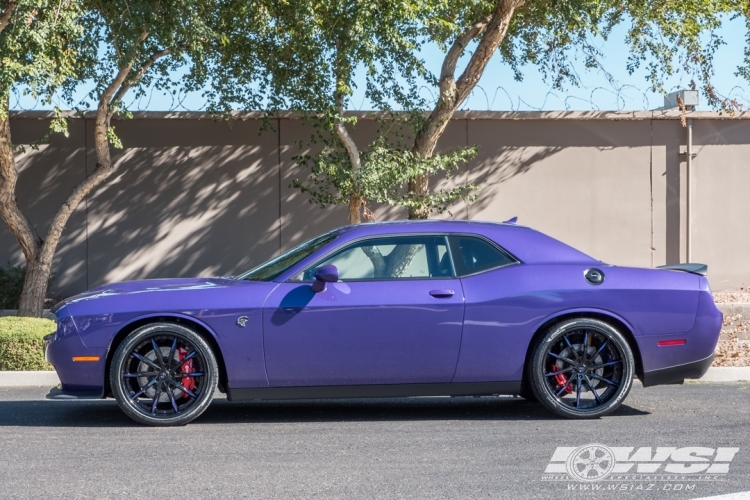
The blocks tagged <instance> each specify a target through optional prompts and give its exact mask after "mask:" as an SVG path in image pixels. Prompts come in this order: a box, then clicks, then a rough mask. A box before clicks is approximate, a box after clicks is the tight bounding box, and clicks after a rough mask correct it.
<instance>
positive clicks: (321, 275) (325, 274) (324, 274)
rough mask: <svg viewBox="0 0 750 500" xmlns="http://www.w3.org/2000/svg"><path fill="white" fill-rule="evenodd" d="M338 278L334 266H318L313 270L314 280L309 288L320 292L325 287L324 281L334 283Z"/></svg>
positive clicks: (337, 271)
mask: <svg viewBox="0 0 750 500" xmlns="http://www.w3.org/2000/svg"><path fill="white" fill-rule="evenodd" d="M338 280H339V270H338V269H336V266H320V267H319V268H318V269H316V270H315V282H314V283H313V284H312V285H311V286H310V289H311V290H312V291H313V292H315V293H318V292H322V291H324V290H325V289H326V283H336V282H337V281H338Z"/></svg>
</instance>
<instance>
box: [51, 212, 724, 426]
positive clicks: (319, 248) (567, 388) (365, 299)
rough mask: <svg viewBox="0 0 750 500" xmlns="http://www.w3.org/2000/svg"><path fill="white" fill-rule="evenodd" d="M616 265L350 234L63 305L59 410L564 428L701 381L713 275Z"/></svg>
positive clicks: (152, 417)
mask: <svg viewBox="0 0 750 500" xmlns="http://www.w3.org/2000/svg"><path fill="white" fill-rule="evenodd" d="M665 267H666V268H662V269H641V268H631V267H619V266H613V265H608V264H604V263H602V262H600V261H598V260H596V259H594V258H592V257H589V256H588V255H586V254H584V253H582V252H580V251H578V250H576V249H574V248H572V247H570V246H568V245H566V244H564V243H562V242H560V241H558V240H556V239H554V238H551V237H549V236H547V235H544V234H542V233H541V232H539V231H536V230H534V229H531V228H528V227H524V226H520V225H516V224H515V223H490V222H477V221H403V222H387V223H368V224H359V225H353V226H346V227H343V228H340V229H336V230H334V231H331V232H328V233H326V234H324V235H321V236H318V237H316V238H313V239H312V240H310V241H307V242H305V243H303V244H301V245H299V246H297V247H295V248H293V249H291V250H289V251H288V252H286V253H284V254H282V255H280V256H278V257H276V258H274V259H272V260H270V261H268V262H266V263H265V264H262V265H260V266H258V267H256V268H255V269H253V270H251V271H249V272H246V273H244V274H242V275H239V276H234V277H222V278H182V279H166V280H142V281H131V282H123V283H114V284H109V285H105V286H102V287H98V288H95V289H93V290H90V291H88V292H86V293H83V294H80V295H77V296H75V297H71V298H69V299H66V300H65V301H63V302H62V303H60V304H58V305H57V306H56V309H55V310H54V312H55V315H56V317H57V330H56V331H55V332H54V333H52V334H50V335H48V336H47V337H45V356H46V358H47V360H48V361H49V362H50V363H52V365H54V367H55V369H56V370H57V373H58V375H59V377H60V380H61V382H62V386H61V388H56V389H53V390H52V391H51V392H50V394H49V395H48V397H49V398H51V399H79V398H106V397H110V396H111V397H114V398H115V399H116V400H117V402H118V404H119V405H120V407H121V408H122V410H123V411H124V412H125V413H126V414H127V415H128V416H129V417H131V418H132V419H133V420H135V421H137V422H139V423H142V424H148V425H161V426H166V425H182V424H185V423H187V422H190V421H191V420H193V419H195V418H197V417H198V416H199V415H200V414H201V413H202V412H203V411H204V410H205V409H206V408H207V407H208V405H209V404H210V402H211V400H212V398H213V396H214V392H215V390H216V389H217V388H218V389H219V390H220V391H221V392H224V393H226V395H227V399H229V400H230V401H242V400H256V399H258V400H262V399H308V398H313V399H314V398H371V397H409V396H491V395H521V396H523V397H525V398H529V399H535V400H537V401H538V402H539V403H541V404H543V405H544V406H545V407H546V408H548V409H549V410H551V411H552V412H554V413H556V414H557V415H559V416H562V417H567V418H596V417H601V416H604V415H607V414H609V413H611V412H612V411H614V410H616V409H617V408H618V406H619V405H620V404H621V403H622V401H623V400H624V399H625V397H626V396H627V394H628V392H629V390H630V388H631V385H632V382H633V379H634V378H636V377H637V378H638V379H640V380H641V382H642V383H643V385H644V386H646V387H648V386H653V385H659V384H671V383H680V382H682V381H683V380H684V379H686V378H699V377H701V376H702V375H703V374H704V373H705V372H706V370H707V369H708V367H709V366H710V365H711V362H712V360H713V352H714V349H715V347H716V343H717V341H718V336H719V331H720V328H721V322H722V314H721V312H720V311H719V310H718V309H717V308H716V306H715V304H714V301H713V297H712V295H711V291H710V288H709V285H708V281H707V279H706V277H705V270H706V269H705V266H702V265H700V264H683V265H673V266H665Z"/></svg>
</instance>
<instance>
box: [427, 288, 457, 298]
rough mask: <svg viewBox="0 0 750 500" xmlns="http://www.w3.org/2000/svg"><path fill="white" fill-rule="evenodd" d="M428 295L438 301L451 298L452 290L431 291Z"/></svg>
mask: <svg viewBox="0 0 750 500" xmlns="http://www.w3.org/2000/svg"><path fill="white" fill-rule="evenodd" d="M430 295H432V296H433V297H436V298H438V299H447V298H449V297H453V290H444V289H438V290H431V291H430Z"/></svg>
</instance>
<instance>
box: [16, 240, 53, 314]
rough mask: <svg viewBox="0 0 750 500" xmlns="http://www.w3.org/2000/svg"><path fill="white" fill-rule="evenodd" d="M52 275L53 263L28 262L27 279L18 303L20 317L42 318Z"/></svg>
mask: <svg viewBox="0 0 750 500" xmlns="http://www.w3.org/2000/svg"><path fill="white" fill-rule="evenodd" d="M40 253H41V252H40ZM51 273H52V265H51V263H49V264H46V263H43V262H40V261H38V260H33V261H26V279H25V280H24V282H23V292H21V300H20V301H19V303H18V315H19V316H30V317H32V318H41V317H42V313H44V299H45V297H46V295H47V287H48V286H49V278H50V274H51Z"/></svg>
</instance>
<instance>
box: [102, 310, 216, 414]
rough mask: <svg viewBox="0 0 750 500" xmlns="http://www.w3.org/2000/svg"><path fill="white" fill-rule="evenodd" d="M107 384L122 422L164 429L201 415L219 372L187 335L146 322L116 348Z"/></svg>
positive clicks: (200, 343) (202, 345)
mask: <svg viewBox="0 0 750 500" xmlns="http://www.w3.org/2000/svg"><path fill="white" fill-rule="evenodd" d="M157 351H158V353H159V354H157ZM188 374H192V376H190V377H188V376H186V375H188ZM136 375H141V376H136ZM109 380H110V385H111V388H112V394H113V395H114V397H115V399H116V400H117V404H118V405H120V408H121V409H122V411H123V412H125V414H126V415H127V416H128V417H130V418H131V419H133V420H134V421H136V422H138V423H139V424H145V425H153V426H161V427H166V426H175V425H185V424H187V423H188V422H191V421H192V420H195V419H196V418H198V417H199V416H200V415H201V414H202V413H203V412H204V411H206V408H208V405H209V404H210V403H211V400H212V399H213V395H214V391H215V390H216V386H217V384H218V381H219V369H218V364H217V362H216V357H215V356H214V353H213V352H212V350H211V348H210V347H209V345H208V344H207V343H206V341H205V340H203V338H202V337H201V336H200V335H198V334H197V333H195V332H194V331H193V330H191V329H190V328H187V327H185V326H182V325H178V324H175V323H152V324H149V325H146V326H143V327H141V328H138V329H137V330H135V331H134V332H133V333H131V334H130V335H128V336H127V337H126V338H125V340H124V341H123V342H122V343H121V344H120V346H119V347H118V348H117V350H116V351H115V355H114V357H113V358H112V366H111V368H110V372H109Z"/></svg>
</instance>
